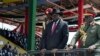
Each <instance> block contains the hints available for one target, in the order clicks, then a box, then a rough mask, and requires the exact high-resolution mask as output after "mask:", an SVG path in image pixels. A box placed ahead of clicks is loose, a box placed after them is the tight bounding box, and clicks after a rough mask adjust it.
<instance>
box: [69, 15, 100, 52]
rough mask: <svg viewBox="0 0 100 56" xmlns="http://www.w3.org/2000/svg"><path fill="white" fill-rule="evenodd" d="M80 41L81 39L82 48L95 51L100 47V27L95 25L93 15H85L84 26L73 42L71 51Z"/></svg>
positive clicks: (70, 46)
mask: <svg viewBox="0 0 100 56" xmlns="http://www.w3.org/2000/svg"><path fill="white" fill-rule="evenodd" d="M78 39H81V45H80V48H89V50H94V49H96V48H99V47H100V25H99V24H97V23H95V21H94V17H93V16H92V15H91V14H87V15H85V17H84V24H83V25H82V26H81V27H80V29H79V30H78V31H77V33H76V34H75V36H74V37H73V38H72V40H71V43H70V45H69V48H70V49H73V47H74V46H75V44H76V42H77V41H78Z"/></svg>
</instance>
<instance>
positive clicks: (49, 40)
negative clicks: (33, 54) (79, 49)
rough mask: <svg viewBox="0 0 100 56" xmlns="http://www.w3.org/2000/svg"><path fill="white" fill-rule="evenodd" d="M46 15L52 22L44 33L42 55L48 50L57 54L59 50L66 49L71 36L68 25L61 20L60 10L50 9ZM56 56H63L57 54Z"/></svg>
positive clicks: (41, 43)
mask: <svg viewBox="0 0 100 56" xmlns="http://www.w3.org/2000/svg"><path fill="white" fill-rule="evenodd" d="M46 13H47V16H48V17H49V18H50V19H52V20H51V21H50V22H49V23H48V24H47V25H46V28H45V30H44V32H43V36H42V39H41V42H40V50H41V53H43V52H44V51H46V50H52V51H53V52H55V51H57V50H58V49H64V47H65V46H66V44H67V41H68V36H69V30H68V24H67V22H65V21H63V20H62V19H61V17H60V10H59V9H56V8H53V9H52V8H48V9H47V10H46ZM45 56H53V54H46V55H45ZM56 56H62V54H56Z"/></svg>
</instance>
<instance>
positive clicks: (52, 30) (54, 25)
mask: <svg viewBox="0 0 100 56" xmlns="http://www.w3.org/2000/svg"><path fill="white" fill-rule="evenodd" d="M55 28H56V23H55V22H53V25H52V29H51V32H52V33H53V32H54V30H55Z"/></svg>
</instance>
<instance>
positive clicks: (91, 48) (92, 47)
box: [88, 45, 96, 50]
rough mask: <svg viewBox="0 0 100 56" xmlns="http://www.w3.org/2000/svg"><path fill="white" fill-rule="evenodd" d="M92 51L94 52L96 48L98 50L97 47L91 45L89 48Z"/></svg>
mask: <svg viewBox="0 0 100 56" xmlns="http://www.w3.org/2000/svg"><path fill="white" fill-rule="evenodd" d="M88 48H89V49H90V50H94V49H95V48H96V46H95V45H91V46H89V47H88Z"/></svg>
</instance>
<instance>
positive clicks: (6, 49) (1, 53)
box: [0, 42, 27, 56]
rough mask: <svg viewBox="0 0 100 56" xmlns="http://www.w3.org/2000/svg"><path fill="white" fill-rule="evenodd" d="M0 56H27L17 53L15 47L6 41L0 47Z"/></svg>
mask: <svg viewBox="0 0 100 56" xmlns="http://www.w3.org/2000/svg"><path fill="white" fill-rule="evenodd" d="M0 56H27V54H26V53H24V54H22V53H19V52H18V50H17V47H13V46H11V45H10V44H9V42H8V43H7V44H5V45H4V46H3V47H2V48H1V49H0Z"/></svg>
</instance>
